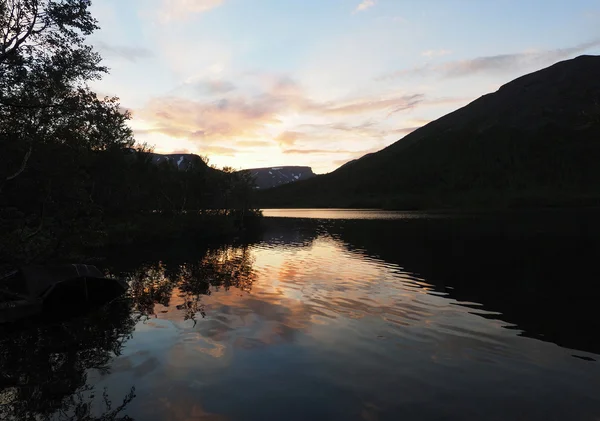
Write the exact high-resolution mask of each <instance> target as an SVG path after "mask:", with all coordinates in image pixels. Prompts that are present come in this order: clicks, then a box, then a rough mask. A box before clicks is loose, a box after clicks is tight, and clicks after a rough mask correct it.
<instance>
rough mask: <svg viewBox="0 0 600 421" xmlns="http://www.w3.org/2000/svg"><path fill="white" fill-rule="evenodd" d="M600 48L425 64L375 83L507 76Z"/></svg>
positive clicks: (594, 44)
mask: <svg viewBox="0 0 600 421" xmlns="http://www.w3.org/2000/svg"><path fill="white" fill-rule="evenodd" d="M598 46H600V40H595V41H590V42H586V43H583V44H579V45H576V46H574V47H569V48H558V49H554V50H544V51H529V52H523V53H514V54H498V55H493V56H483V57H476V58H474V59H470V60H457V61H449V62H446V63H442V64H424V65H421V66H416V67H412V68H409V69H403V70H399V71H396V72H392V73H388V74H386V75H383V76H381V77H379V78H377V80H389V79H397V78H402V77H412V76H428V75H438V76H442V77H447V78H452V77H463V76H470V75H473V74H482V73H500V74H503V73H507V72H511V71H519V70H523V69H527V68H532V67H535V66H542V65H548V64H551V63H554V62H556V61H559V60H564V59H567V58H570V57H574V56H576V55H577V54H581V53H583V52H585V51H587V50H589V49H591V48H594V47H598Z"/></svg>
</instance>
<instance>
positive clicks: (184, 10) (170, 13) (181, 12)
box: [160, 0, 224, 22]
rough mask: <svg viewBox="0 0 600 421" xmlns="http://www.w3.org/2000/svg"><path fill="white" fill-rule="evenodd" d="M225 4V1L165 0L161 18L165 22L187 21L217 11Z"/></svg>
mask: <svg viewBox="0 0 600 421" xmlns="http://www.w3.org/2000/svg"><path fill="white" fill-rule="evenodd" d="M223 2H224V0H163V1H162V3H163V5H162V8H161V14H160V16H161V18H162V21H163V22H170V21H178V20H187V19H190V18H191V17H193V16H194V15H198V14H200V13H205V12H208V11H209V10H212V9H215V8H217V7H219V6H221V5H222V4H223Z"/></svg>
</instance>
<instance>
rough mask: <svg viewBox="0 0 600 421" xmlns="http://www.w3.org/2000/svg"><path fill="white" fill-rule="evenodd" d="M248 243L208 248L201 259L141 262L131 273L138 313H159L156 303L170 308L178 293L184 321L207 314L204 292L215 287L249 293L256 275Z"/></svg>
mask: <svg viewBox="0 0 600 421" xmlns="http://www.w3.org/2000/svg"><path fill="white" fill-rule="evenodd" d="M252 265H253V258H252V256H251V253H250V251H249V248H248V246H221V247H218V248H212V249H209V250H207V251H206V253H205V254H204V256H203V257H202V258H201V259H199V260H192V261H188V262H186V263H179V264H167V263H164V262H158V263H154V264H145V265H141V266H140V267H139V268H137V269H136V270H134V271H133V272H132V274H131V276H130V285H131V290H130V292H131V297H132V298H133V302H134V309H135V311H136V313H138V314H139V315H141V316H142V317H145V318H149V317H150V316H156V310H155V306H156V305H157V304H160V305H162V306H164V307H169V306H170V304H171V300H172V298H173V297H175V296H177V297H178V298H179V299H178V302H180V304H177V306H176V308H177V309H178V310H182V311H183V314H184V319H185V320H194V321H196V317H197V315H198V314H199V315H200V316H201V317H205V316H206V312H205V308H204V304H203V302H202V296H203V295H210V294H211V291H212V290H215V291H218V290H219V289H221V288H222V289H225V290H229V288H231V287H235V288H238V289H240V290H242V291H245V292H250V291H251V289H252V284H253V283H254V281H255V279H256V274H255V272H254V271H253V268H252Z"/></svg>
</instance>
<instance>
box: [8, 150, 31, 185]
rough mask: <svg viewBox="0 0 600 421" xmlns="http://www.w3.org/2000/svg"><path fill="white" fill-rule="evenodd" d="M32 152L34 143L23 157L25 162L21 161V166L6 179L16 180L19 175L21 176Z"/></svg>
mask: <svg viewBox="0 0 600 421" xmlns="http://www.w3.org/2000/svg"><path fill="white" fill-rule="evenodd" d="M31 152H33V144H29V150H28V151H27V153H25V156H24V157H23V162H21V167H20V168H19V169H18V170H17V172H16V173H14V174H13V175H10V176H8V177H6V181H10V180H14V179H15V178H17V177H18V176H20V175H21V173H22V172H23V171H25V167H26V166H27V162H28V161H29V158H30V157H31Z"/></svg>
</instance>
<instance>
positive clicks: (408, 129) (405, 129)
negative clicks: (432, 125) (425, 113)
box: [393, 126, 422, 135]
mask: <svg viewBox="0 0 600 421" xmlns="http://www.w3.org/2000/svg"><path fill="white" fill-rule="evenodd" d="M421 127H422V126H416V127H403V128H401V129H396V130H394V131H393V132H394V133H398V134H404V135H407V134H410V133H412V132H414V131H415V130H417V129H420V128H421Z"/></svg>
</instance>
